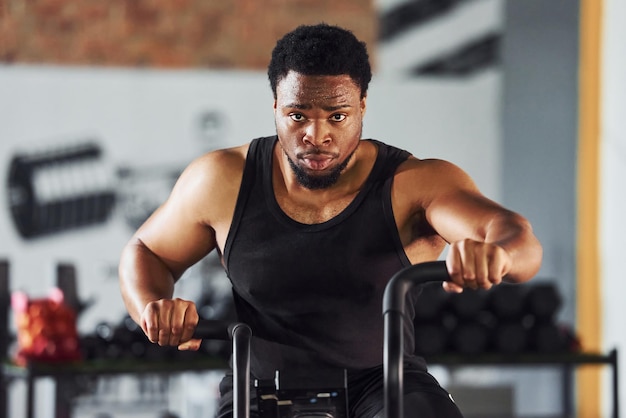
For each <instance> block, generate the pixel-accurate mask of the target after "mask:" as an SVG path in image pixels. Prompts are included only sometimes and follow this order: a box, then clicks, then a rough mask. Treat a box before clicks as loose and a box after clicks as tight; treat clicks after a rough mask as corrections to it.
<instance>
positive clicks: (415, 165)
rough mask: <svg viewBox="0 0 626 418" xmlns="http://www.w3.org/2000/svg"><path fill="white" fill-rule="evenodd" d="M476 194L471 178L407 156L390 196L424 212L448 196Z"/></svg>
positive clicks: (442, 163)
mask: <svg viewBox="0 0 626 418" xmlns="http://www.w3.org/2000/svg"><path fill="white" fill-rule="evenodd" d="M458 192H467V193H470V194H474V193H478V188H477V187H476V184H475V183H474V181H473V180H472V178H471V177H470V176H469V175H468V174H467V173H466V172H465V171H464V170H463V169H461V168H460V167H459V166H457V165H455V164H453V163H451V162H449V161H445V160H440V159H419V158H416V157H413V156H410V157H409V158H408V159H407V160H406V161H404V162H403V163H402V164H400V166H398V169H397V170H396V173H395V175H394V183H393V193H394V195H395V196H404V198H400V199H399V200H402V201H404V202H405V203H406V204H408V205H410V206H419V207H420V208H425V207H427V206H429V204H430V203H431V202H432V201H433V200H435V199H437V198H439V197H441V196H445V195H447V194H454V193H458Z"/></svg>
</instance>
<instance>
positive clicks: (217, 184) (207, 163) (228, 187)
mask: <svg viewBox="0 0 626 418" xmlns="http://www.w3.org/2000/svg"><path fill="white" fill-rule="evenodd" d="M248 147H249V144H245V145H241V146H238V147H233V148H226V149H220V150H216V151H211V152H209V153H207V154H204V155H202V156H201V157H199V158H197V159H195V160H194V161H192V162H191V163H190V164H189V165H188V166H187V167H186V168H185V170H184V171H183V173H182V174H181V176H180V177H179V179H178V181H177V182H176V185H175V186H174V189H173V190H172V194H171V196H170V199H169V201H171V202H179V203H180V204H185V205H188V208H189V209H192V208H196V209H197V210H199V211H201V214H202V215H200V214H196V215H198V216H201V217H203V218H205V217H206V216H207V215H208V216H211V211H212V210H216V211H217V212H220V210H219V208H224V209H226V208H227V207H228V206H230V205H234V201H235V200H236V197H237V194H238V193H239V187H240V185H241V179H242V176H243V170H244V166H245V162H246V154H247V151H248ZM185 202H186V203H185ZM209 208H213V209H212V210H209Z"/></svg>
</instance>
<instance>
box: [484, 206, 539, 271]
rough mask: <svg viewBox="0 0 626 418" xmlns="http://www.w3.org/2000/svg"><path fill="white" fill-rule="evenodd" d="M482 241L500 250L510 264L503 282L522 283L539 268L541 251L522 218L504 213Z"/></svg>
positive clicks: (488, 227)
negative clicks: (503, 251) (507, 256)
mask: <svg viewBox="0 0 626 418" xmlns="http://www.w3.org/2000/svg"><path fill="white" fill-rule="evenodd" d="M485 242H489V243H493V244H496V245H498V246H500V247H502V248H503V249H504V250H505V251H506V252H507V254H508V255H509V257H510V260H511V264H510V268H509V271H508V273H507V274H506V276H505V278H504V279H505V281H507V282H510V283H522V282H525V281H528V280H530V279H531V278H532V277H534V276H535V275H536V274H537V272H538V271H539V268H540V267H541V260H542V257H543V249H542V247H541V244H540V243H539V240H538V239H537V237H535V234H534V233H533V230H532V227H531V225H530V223H529V222H528V221H527V220H526V219H525V218H523V217H522V216H520V215H518V214H516V213H513V212H508V213H503V214H500V215H498V216H496V217H494V218H493V219H492V221H491V222H490V223H489V224H488V225H487V228H486V233H485Z"/></svg>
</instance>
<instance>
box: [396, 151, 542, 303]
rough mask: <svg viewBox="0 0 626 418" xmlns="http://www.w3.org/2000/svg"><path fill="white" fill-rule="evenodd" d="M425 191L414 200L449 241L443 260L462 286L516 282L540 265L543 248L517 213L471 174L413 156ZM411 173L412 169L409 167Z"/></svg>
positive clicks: (436, 229)
mask: <svg viewBox="0 0 626 418" xmlns="http://www.w3.org/2000/svg"><path fill="white" fill-rule="evenodd" d="M410 164H413V166H414V167H417V168H416V169H415V172H414V173H413V175H418V176H419V178H420V182H419V183H414V184H420V185H421V184H424V185H427V186H425V191H424V193H423V195H421V196H419V198H418V199H417V200H416V201H415V202H414V204H416V205H417V207H420V208H421V209H422V210H424V213H425V216H426V219H427V221H428V223H429V224H430V225H431V226H432V228H433V229H434V230H435V231H436V232H437V234H438V235H440V236H441V237H442V238H443V239H444V240H445V241H446V242H448V243H449V244H450V248H449V252H448V256H447V259H446V263H447V266H448V271H449V272H450V274H451V276H452V279H453V282H454V283H455V284H456V285H457V286H453V285H452V286H448V288H449V289H450V290H457V291H458V290H460V288H461V287H472V288H477V287H480V288H489V287H491V286H492V285H494V284H499V283H500V282H501V281H502V280H503V279H504V280H506V281H509V282H512V283H520V282H524V281H527V280H529V279H531V278H532V277H533V276H534V275H535V274H536V273H537V271H538V270H539V267H540V265H541V258H542V248H541V245H540V243H539V241H538V240H537V238H536V237H535V235H534V234H533V231H532V227H531V225H530V223H529V222H528V221H527V220H526V219H525V218H524V217H522V216H521V215H519V214H517V213H515V212H513V211H511V210H508V209H506V208H504V207H502V206H501V205H499V204H497V203H495V202H493V201H491V200H489V199H488V198H486V197H485V196H483V195H482V194H481V193H480V192H479V191H478V189H477V187H476V186H475V184H474V182H473V181H472V180H471V179H470V177H469V176H468V175H467V174H466V173H465V172H463V171H462V170H461V169H459V168H458V167H456V166H454V165H453V164H450V163H447V162H444V161H439V160H424V161H417V162H415V161H413V162H410ZM408 171H409V173H407V174H410V172H411V170H408Z"/></svg>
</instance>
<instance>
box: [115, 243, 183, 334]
mask: <svg viewBox="0 0 626 418" xmlns="http://www.w3.org/2000/svg"><path fill="white" fill-rule="evenodd" d="M119 280H120V289H121V292H122V298H123V300H124V304H125V305H126V309H127V310H128V313H129V314H130V316H131V317H132V318H133V319H134V320H135V322H137V323H139V322H140V318H141V314H142V312H143V310H144V308H145V307H146V305H147V304H148V303H149V302H153V301H156V300H159V299H169V298H171V297H172V296H173V293H174V283H175V278H174V276H173V274H172V272H171V271H170V270H169V269H168V268H167V266H166V265H165V264H164V263H163V262H162V261H161V260H160V259H159V258H158V257H157V256H156V255H155V254H154V253H152V252H151V251H150V250H149V249H148V248H147V247H146V246H145V245H144V244H143V243H142V242H141V241H140V240H139V239H133V240H132V241H131V242H129V243H128V244H127V245H126V247H125V248H124V250H123V251H122V256H121V259H120V264H119Z"/></svg>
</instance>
